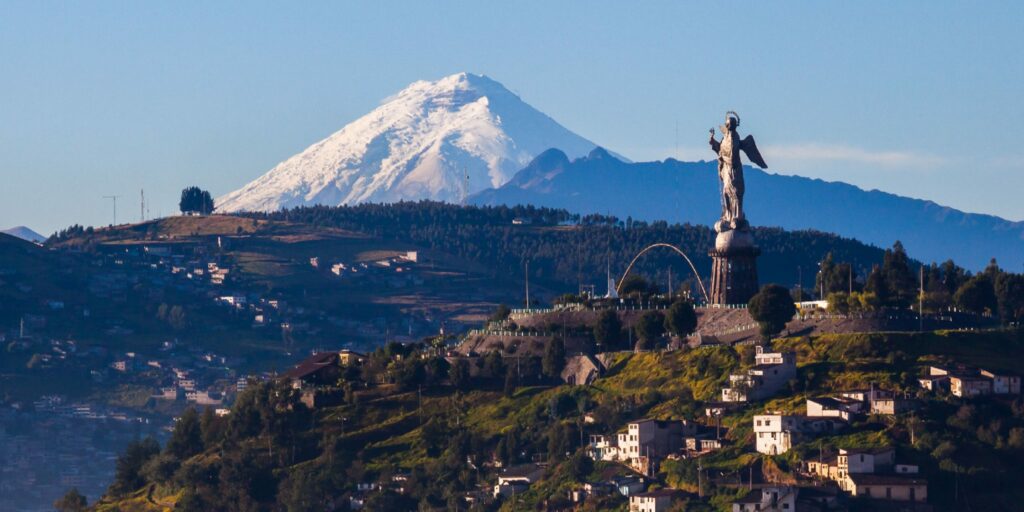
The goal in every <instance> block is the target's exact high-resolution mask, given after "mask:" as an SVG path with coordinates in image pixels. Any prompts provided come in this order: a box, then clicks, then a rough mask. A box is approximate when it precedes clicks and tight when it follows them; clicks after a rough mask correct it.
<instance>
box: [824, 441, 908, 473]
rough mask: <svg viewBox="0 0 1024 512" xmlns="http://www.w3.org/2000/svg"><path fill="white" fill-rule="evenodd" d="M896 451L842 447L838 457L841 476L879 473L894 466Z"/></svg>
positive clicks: (890, 449)
mask: <svg viewBox="0 0 1024 512" xmlns="http://www.w3.org/2000/svg"><path fill="white" fill-rule="evenodd" d="M895 461H896V452H895V450H893V449H892V448H889V447H886V448H867V449H850V450H845V449H840V450H839V456H838V457H837V460H836V462H837V466H838V469H839V470H838V473H839V478H840V479H841V478H843V477H845V476H847V475H850V474H859V473H877V472H878V471H880V470H881V469H882V468H885V467H889V466H892V465H893V464H894V463H895Z"/></svg>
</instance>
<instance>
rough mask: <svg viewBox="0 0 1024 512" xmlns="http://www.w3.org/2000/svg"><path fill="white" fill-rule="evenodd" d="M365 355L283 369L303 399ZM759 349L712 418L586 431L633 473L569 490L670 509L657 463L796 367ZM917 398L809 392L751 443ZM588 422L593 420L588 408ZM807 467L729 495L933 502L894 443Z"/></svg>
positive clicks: (997, 390)
mask: <svg viewBox="0 0 1024 512" xmlns="http://www.w3.org/2000/svg"><path fill="white" fill-rule="evenodd" d="M364 358H365V356H363V355H362V354H359V353H356V352H352V351H348V350H343V351H334V352H325V353H320V354H315V355H314V356H312V357H310V358H308V359H306V360H305V361H303V362H302V363H300V364H299V365H298V366H296V367H295V368H294V369H293V370H291V371H290V372H288V373H287V374H286V377H288V378H290V379H292V382H293V385H294V386H295V387H297V388H300V389H303V400H304V401H308V402H309V405H311V406H312V405H317V404H318V403H319V402H320V401H321V400H323V398H324V397H321V396H320V395H318V393H319V391H318V390H319V389H322V385H333V384H335V383H336V382H337V381H338V378H339V376H340V372H342V371H344V368H345V367H346V366H348V365H351V364H359V363H360V362H361V361H362V360H363V359H364ZM754 359H755V360H754V365H753V366H752V367H751V368H750V369H748V370H747V371H746V372H744V373H740V374H734V375H731V376H730V379H729V384H728V387H726V388H725V389H724V390H723V391H722V402H718V403H711V404H709V405H708V407H707V410H706V412H707V415H708V417H709V419H710V420H709V421H707V422H705V423H698V422H694V421H690V420H657V419H641V420H635V421H631V422H628V423H627V424H626V425H625V427H624V428H623V429H622V430H620V431H618V432H615V433H611V434H591V435H589V443H588V444H587V452H588V454H589V456H590V457H591V458H592V459H594V460H596V461H609V462H617V463H620V464H622V465H623V466H625V467H627V468H629V469H630V470H632V471H633V474H632V476H621V475H620V476H615V477H614V478H611V479H609V480H608V481H594V482H585V483H583V484H581V485H579V486H577V487H576V488H574V489H572V491H571V492H570V494H569V498H570V499H571V500H572V501H573V502H575V503H580V502H583V501H585V500H587V499H588V498H590V497H599V496H607V495H612V494H613V493H618V494H620V495H622V496H624V497H628V499H629V510H630V511H643V512H648V511H649V512H657V511H663V510H669V509H670V508H671V506H672V504H673V500H678V498H679V497H680V496H682V495H683V494H685V493H683V492H682V491H678V490H672V489H652V488H651V485H652V484H653V483H654V481H653V477H654V476H655V475H656V474H657V473H658V468H659V465H660V464H661V463H662V462H663V461H664V460H666V459H679V458H696V457H700V456H702V455H705V454H708V453H711V452H714V451H715V450H719V449H721V448H723V444H725V443H727V442H728V441H726V439H725V431H724V429H723V428H722V427H721V426H720V425H719V424H717V422H716V421H714V420H720V418H721V417H722V415H723V414H724V413H725V411H726V410H731V409H735V408H737V407H740V406H741V405H740V402H747V401H754V400H761V399H764V398H768V397H770V396H771V395H773V394H775V393H778V392H780V391H782V390H783V389H785V387H786V386H788V384H789V382H790V381H791V380H793V379H794V378H795V377H796V358H795V356H794V355H793V354H790V353H784V352H773V351H768V350H766V349H765V348H763V347H755V352H754ZM472 366H477V365H472ZM602 371H604V366H603V364H602V363H601V360H600V357H593V356H585V355H579V356H570V357H569V358H567V364H566V365H565V369H564V371H563V373H562V379H563V380H564V381H565V382H566V383H569V384H578V385H586V384H590V383H592V382H593V381H594V380H595V379H596V378H597V377H599V376H600V374H601V372H602ZM921 384H922V386H924V387H925V388H927V389H931V390H938V389H946V390H948V391H949V392H950V393H952V394H954V395H956V396H962V397H971V396H980V395H987V394H1019V393H1020V378H1019V377H1017V376H1014V375H1009V374H1005V373H1000V372H992V371H988V370H977V369H972V368H968V367H965V366H962V365H957V366H954V367H949V368H947V367H938V366H933V367H931V368H930V369H929V374H928V375H927V376H926V377H923V378H921ZM920 406H921V403H920V401H919V400H918V399H916V398H913V397H908V396H907V395H906V394H903V395H900V394H898V393H894V392H892V391H889V390H884V389H876V388H874V387H873V386H872V387H870V388H867V389H852V390H845V391H839V392H836V393H833V394H831V395H828V396H818V397H810V398H807V400H806V412H805V413H804V414H792V413H790V414H786V413H781V412H780V413H771V412H768V413H764V414H756V415H754V416H753V418H752V420H751V421H752V427H753V437H754V442H753V445H754V446H753V448H754V449H755V450H756V451H757V452H758V453H762V454H765V455H770V456H771V455H780V454H784V453H787V452H789V451H790V450H791V449H792V448H793V447H794V446H796V445H798V444H800V443H803V442H806V441H808V440H810V439H814V438H816V437H819V436H827V435H830V434H833V433H837V432H841V431H843V430H844V429H847V428H849V425H850V423H851V421H854V420H856V419H858V418H863V417H866V416H868V415H890V416H892V415H901V414H906V413H910V412H912V411H915V410H916V409H918V408H919V407H920ZM586 422H587V423H594V422H593V418H592V417H590V416H589V415H588V416H587V417H586ZM800 472H801V473H802V474H803V475H804V477H805V478H809V479H811V480H817V481H818V482H817V483H814V484H812V485H808V484H807V482H804V483H803V484H801V485H793V484H786V485H783V484H773V483H768V484H760V485H758V486H756V487H755V486H754V484H753V483H752V482H751V484H750V487H751V489H750V491H749V492H748V493H747V495H746V496H744V497H743V498H741V499H738V500H736V501H735V502H734V503H733V504H732V510H734V511H747V510H750V511H755V510H756V511H767V510H780V511H781V510H787V511H795V510H828V509H831V508H833V507H834V506H836V501H837V500H838V499H839V496H840V495H841V494H844V493H845V494H848V495H850V496H856V497H867V498H872V499H875V500H885V501H888V502H889V503H893V504H901V503H908V504H911V506H912V508H914V509H918V508H920V509H922V510H925V509H927V505H926V504H925V502H926V500H927V498H928V482H927V479H925V478H924V477H923V476H922V475H920V474H919V469H918V467H917V466H915V465H912V464H903V463H899V462H897V460H896V452H895V450H894V449H893V448H891V447H880V448H862V447H848V448H843V449H839V450H838V452H836V453H829V454H827V453H821V454H820V456H819V457H818V458H817V459H816V460H805V461H803V462H802V463H801V467H800ZM543 474H544V468H543V466H542V465H538V464H526V465H521V466H515V467H512V468H506V469H504V470H502V471H501V472H500V473H499V474H498V475H497V478H496V481H495V482H494V484H493V486H492V488H490V489H488V490H487V492H486V494H487V495H489V496H487V499H491V498H506V499H507V498H509V497H514V496H515V495H516V494H521V493H523V492H525V491H526V490H528V489H529V487H530V486H531V485H532V484H533V483H535V482H536V481H538V480H539V479H540V478H542V477H543ZM825 484H827V485H825ZM655 487H656V486H655ZM478 494H480V492H477V493H476V494H473V493H470V494H467V496H466V499H467V500H469V501H473V500H475V499H484V497H483V496H478ZM922 507H923V508H922Z"/></svg>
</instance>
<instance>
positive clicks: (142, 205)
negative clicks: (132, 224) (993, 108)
mask: <svg viewBox="0 0 1024 512" xmlns="http://www.w3.org/2000/svg"><path fill="white" fill-rule="evenodd" d="M139 222H146V190H145V189H140V190H139Z"/></svg>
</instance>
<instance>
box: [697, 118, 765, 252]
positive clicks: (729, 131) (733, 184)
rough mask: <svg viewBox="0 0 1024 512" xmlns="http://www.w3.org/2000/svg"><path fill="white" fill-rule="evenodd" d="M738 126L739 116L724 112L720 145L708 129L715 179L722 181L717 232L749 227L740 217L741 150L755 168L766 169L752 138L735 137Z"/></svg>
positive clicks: (713, 130) (741, 200) (741, 210)
mask: <svg viewBox="0 0 1024 512" xmlns="http://www.w3.org/2000/svg"><path fill="white" fill-rule="evenodd" d="M739 125H740V116H739V114H737V113H736V112H733V111H729V112H726V114H725V124H723V125H722V126H720V127H719V130H721V131H722V141H721V142H719V141H717V140H715V129H714V128H712V129H711V140H710V141H708V142H709V143H710V144H711V149H712V150H713V151H714V152H715V153H718V179H719V180H721V181H722V218H721V220H719V221H718V222H717V223H715V230H716V231H718V232H723V231H728V230H730V229H743V228H746V227H747V225H748V224H747V220H746V218H745V217H744V216H743V188H744V187H743V162H741V161H740V150H742V151H743V152H745V153H746V154H747V158H749V159H750V161H751V162H753V163H754V164H756V165H757V166H758V167H760V168H762V169H767V168H768V165H767V164H765V163H764V158H761V153H759V152H758V151H757V145H756V144H754V137H753V136H750V135H747V138H745V139H742V140H740V136H739V134H738V133H736V128H738V127H739Z"/></svg>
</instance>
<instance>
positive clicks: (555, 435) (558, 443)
mask: <svg viewBox="0 0 1024 512" xmlns="http://www.w3.org/2000/svg"><path fill="white" fill-rule="evenodd" d="M547 438H548V457H549V458H550V459H551V460H560V459H561V458H562V457H564V456H565V454H566V453H568V452H569V451H570V450H571V447H572V432H571V431H570V428H569V426H568V425H566V424H565V423H562V422H560V421H559V422H555V424H553V425H551V428H549V429H548V435H547Z"/></svg>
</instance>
